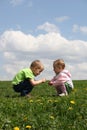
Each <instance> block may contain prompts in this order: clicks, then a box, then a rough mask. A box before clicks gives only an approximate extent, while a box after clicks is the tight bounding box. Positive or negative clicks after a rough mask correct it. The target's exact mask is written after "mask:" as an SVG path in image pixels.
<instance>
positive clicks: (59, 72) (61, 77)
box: [49, 59, 74, 96]
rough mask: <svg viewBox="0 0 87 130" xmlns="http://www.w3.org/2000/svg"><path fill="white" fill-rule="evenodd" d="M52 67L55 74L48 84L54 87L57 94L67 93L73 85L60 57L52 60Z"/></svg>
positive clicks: (63, 94)
mask: <svg viewBox="0 0 87 130" xmlns="http://www.w3.org/2000/svg"><path fill="white" fill-rule="evenodd" d="M53 68H54V72H55V74H56V76H55V77H53V79H52V80H51V81H50V82H49V85H53V86H54V87H55V88H56V91H57V95H58V96H65V95H68V94H69V93H70V91H71V90H72V89H73V88H74V86H73V83H72V80H71V74H70V72H69V71H68V70H66V69H65V63H64V61H63V60H62V59H58V60H56V61H54V63H53Z"/></svg>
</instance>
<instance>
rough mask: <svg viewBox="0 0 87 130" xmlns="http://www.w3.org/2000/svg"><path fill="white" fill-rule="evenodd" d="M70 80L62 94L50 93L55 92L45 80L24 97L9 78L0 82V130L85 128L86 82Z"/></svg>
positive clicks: (86, 122)
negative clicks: (71, 85) (67, 90)
mask: <svg viewBox="0 0 87 130" xmlns="http://www.w3.org/2000/svg"><path fill="white" fill-rule="evenodd" d="M73 82H74V86H75V89H74V90H73V91H72V93H70V95H68V96H66V97H58V96H53V95H54V94H55V93H56V91H55V89H54V88H53V87H52V86H49V85H48V83H47V82H46V83H43V84H41V85H38V86H37V87H35V88H34V89H33V91H32V95H33V96H32V97H31V98H26V97H20V96H19V94H18V93H15V92H14V91H13V89H12V85H11V82H10V81H0V130H87V81H86V80H83V81H73Z"/></svg>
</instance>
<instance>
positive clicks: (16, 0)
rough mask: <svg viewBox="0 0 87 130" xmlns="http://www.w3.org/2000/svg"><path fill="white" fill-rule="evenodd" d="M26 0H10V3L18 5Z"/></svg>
mask: <svg viewBox="0 0 87 130" xmlns="http://www.w3.org/2000/svg"><path fill="white" fill-rule="evenodd" d="M23 1H24V0H10V3H11V4H12V5H13V6H16V5H20V4H21V3H23Z"/></svg>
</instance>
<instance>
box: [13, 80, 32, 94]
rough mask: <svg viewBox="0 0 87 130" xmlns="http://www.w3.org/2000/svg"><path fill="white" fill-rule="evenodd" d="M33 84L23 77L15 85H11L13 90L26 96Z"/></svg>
mask: <svg viewBox="0 0 87 130" xmlns="http://www.w3.org/2000/svg"><path fill="white" fill-rule="evenodd" d="M33 87H34V86H33V85H32V84H31V83H30V81H29V79H25V80H24V81H22V82H20V83H19V84H17V85H13V89H14V91H15V92H18V93H20V94H21V96H26V95H27V94H28V93H30V92H31V91H32V89H33Z"/></svg>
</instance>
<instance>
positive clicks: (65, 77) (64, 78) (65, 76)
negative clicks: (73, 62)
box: [50, 69, 73, 88]
mask: <svg viewBox="0 0 87 130" xmlns="http://www.w3.org/2000/svg"><path fill="white" fill-rule="evenodd" d="M65 82H67V83H69V84H70V86H71V88H73V83H72V80H71V74H70V72H69V71H68V70H65V69H64V70H63V71H61V72H60V73H59V74H57V75H56V76H54V77H53V79H52V80H51V81H50V84H52V85H53V86H58V85H61V84H62V83H65Z"/></svg>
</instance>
